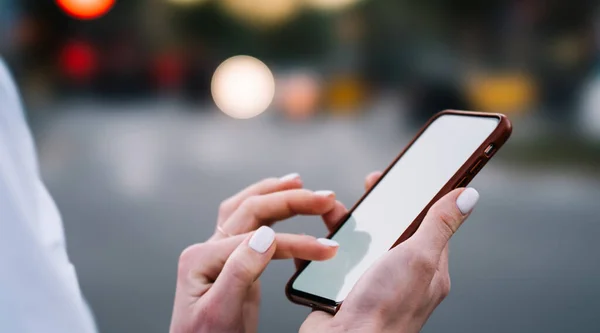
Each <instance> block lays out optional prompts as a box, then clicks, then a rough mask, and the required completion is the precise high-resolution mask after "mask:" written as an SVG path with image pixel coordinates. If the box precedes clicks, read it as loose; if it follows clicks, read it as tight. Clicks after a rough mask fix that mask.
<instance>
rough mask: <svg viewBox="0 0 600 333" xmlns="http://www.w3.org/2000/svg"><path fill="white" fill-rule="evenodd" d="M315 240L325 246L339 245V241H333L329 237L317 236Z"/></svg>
mask: <svg viewBox="0 0 600 333" xmlns="http://www.w3.org/2000/svg"><path fill="white" fill-rule="evenodd" d="M317 242H319V243H321V244H323V245H325V246H330V247H338V246H340V243H338V242H336V241H334V240H333V239H329V238H319V239H317Z"/></svg>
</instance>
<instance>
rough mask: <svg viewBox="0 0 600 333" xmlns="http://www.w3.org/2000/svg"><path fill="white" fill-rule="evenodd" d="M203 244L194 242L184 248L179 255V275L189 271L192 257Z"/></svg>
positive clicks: (200, 249) (192, 260)
mask: <svg viewBox="0 0 600 333" xmlns="http://www.w3.org/2000/svg"><path fill="white" fill-rule="evenodd" d="M203 245H204V244H194V245H191V246H188V247H187V248H185V249H184V250H183V251H182V252H181V254H180V255H179V261H178V267H177V271H178V273H179V274H180V275H183V274H185V273H187V272H189V271H190V270H191V269H192V265H193V262H194V258H195V257H196V255H197V253H198V252H200V251H202V249H203V247H204V246H203Z"/></svg>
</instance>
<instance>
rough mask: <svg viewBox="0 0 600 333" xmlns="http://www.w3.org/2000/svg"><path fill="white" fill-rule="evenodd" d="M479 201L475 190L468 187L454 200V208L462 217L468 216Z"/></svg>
mask: <svg viewBox="0 0 600 333" xmlns="http://www.w3.org/2000/svg"><path fill="white" fill-rule="evenodd" d="M478 200H479V192H477V190H476V189H474V188H472V187H469V188H467V189H465V190H464V191H463V192H462V193H461V194H460V195H459V196H458V198H457V199H456V206H457V207H458V209H459V210H460V212H461V213H463V215H467V214H469V213H470V212H471V211H472V210H473V208H475V205H476V204H477V201H478Z"/></svg>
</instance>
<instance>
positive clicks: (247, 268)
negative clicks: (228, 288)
mask: <svg viewBox="0 0 600 333" xmlns="http://www.w3.org/2000/svg"><path fill="white" fill-rule="evenodd" d="M230 265H231V269H230V270H229V278H231V279H233V280H235V281H237V282H238V283H241V284H248V285H249V284H250V283H251V282H253V280H254V270H253V269H252V263H251V262H250V261H248V260H237V261H234V262H231V263H230Z"/></svg>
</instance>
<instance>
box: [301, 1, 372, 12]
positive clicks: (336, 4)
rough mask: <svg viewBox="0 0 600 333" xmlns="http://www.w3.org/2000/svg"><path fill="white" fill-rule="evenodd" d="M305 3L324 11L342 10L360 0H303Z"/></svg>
mask: <svg viewBox="0 0 600 333" xmlns="http://www.w3.org/2000/svg"><path fill="white" fill-rule="evenodd" d="M305 1H306V4H307V5H309V6H311V7H313V8H316V9H320V10H324V11H335V10H342V9H344V8H347V7H350V6H352V5H355V4H357V3H358V2H360V1H362V0H305Z"/></svg>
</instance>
